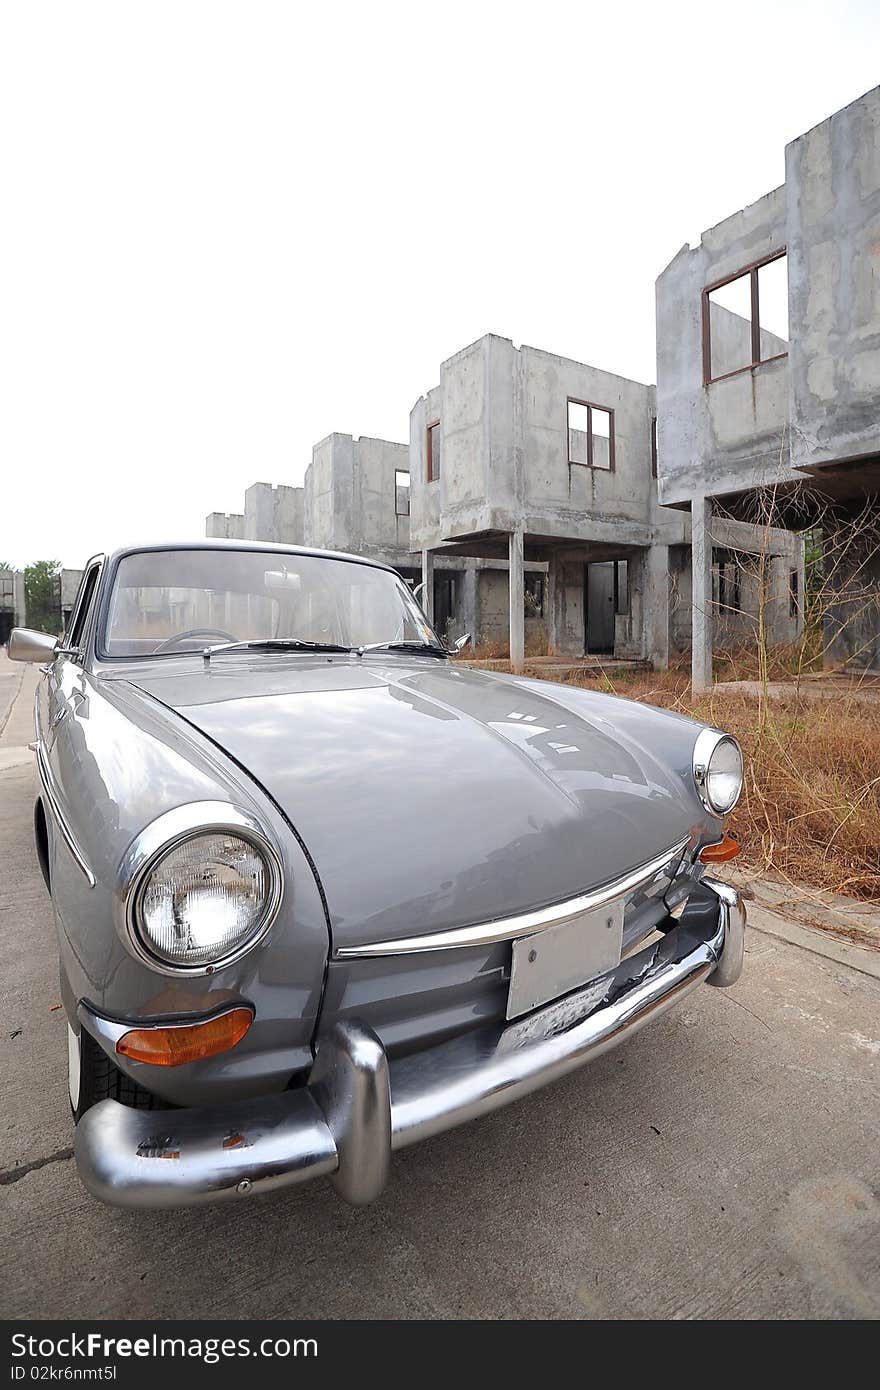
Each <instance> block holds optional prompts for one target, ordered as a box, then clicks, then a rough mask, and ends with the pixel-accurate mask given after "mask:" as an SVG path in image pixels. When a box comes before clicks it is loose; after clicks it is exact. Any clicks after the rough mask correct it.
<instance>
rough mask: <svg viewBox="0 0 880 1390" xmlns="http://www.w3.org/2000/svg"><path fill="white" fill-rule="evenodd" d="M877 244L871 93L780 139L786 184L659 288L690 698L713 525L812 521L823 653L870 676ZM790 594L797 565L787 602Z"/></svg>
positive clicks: (878, 360) (878, 414) (661, 471)
mask: <svg viewBox="0 0 880 1390" xmlns="http://www.w3.org/2000/svg"><path fill="white" fill-rule="evenodd" d="M878 246H880V88H877V89H875V90H874V91H871V92H869V93H868V94H867V95H866V96H864V97H861V98H860V99H859V100H858V101H855V102H853V103H852V105H850V106H847V107H846V108H844V110H842V111H838V112H836V113H835V115H833V116H831V117H830V118H829V119H828V120H826V121H823V122H822V123H821V124H820V125H818V126H816V127H815V128H814V129H813V130H810V131H808V132H807V133H806V134H805V135H802V136H800V137H799V138H798V139H797V140H794V141H792V143H791V144H790V145H789V146H788V147H787V148H786V151H785V183H784V184H783V185H782V187H780V188H777V189H774V190H773V192H771V193H768V194H767V195H766V196H765V197H763V198H761V199H760V200H759V201H758V202H756V203H754V204H752V205H751V206H750V207H747V208H743V209H741V210H740V211H739V212H736V213H734V214H733V216H731V217H729V218H726V219H725V220H724V221H723V222H721V223H719V224H718V225H717V226H716V227H713V228H711V230H709V231H707V232H704V233H703V236H702V238H701V240H700V244H699V246H696V247H693V248H692V247H690V246H685V247H683V248H682V250H681V251H680V252H679V253H678V255H677V256H676V257H675V258H674V260H673V261H672V262H671V263H670V265H669V266H668V267H667V268H666V270H664V272H663V273H662V275H661V276H660V277H659V279H658V281H657V414H658V482H659V489H660V501H661V502H662V503H663V504H665V505H666V506H668V507H673V508H687V509H689V511H690V516H691V520H692V528H693V530H692V534H693V554H694V566H693V572H694V573H693V596H692V615H693V616H692V626H693V644H692V651H693V681H694V685H695V687H696V688H704V687H706V686H708V685H710V684H711V681H712V651H713V645H714V642H715V639H716V638H717V636H718V633H717V615H716V612H715V608H714V605H713V601H712V600H713V595H712V547H713V544H716V545H717V543H718V542H717V536H718V531H719V527H720V524H721V522H720V518H721V516H722V515H729V516H735V517H739V518H743V519H746V520H749V521H754V520H759V519H761V518H762V517H766V518H768V519H770V520H772V521H774V522H777V523H783V524H788V525H791V526H793V527H799V528H803V527H806V526H808V525H811V524H812V525H818V526H819V527H821V535H822V538H823V541H824V544H825V547H826V554H827V553H829V552H833V553H834V555H835V561H834V566H833V579H831V580H830V582H831V584H832V586H833V593H832V594H831V595H830V598H831V602H830V603H829V605H828V607H827V611H826V643H827V651H826V655H827V657H828V658H829V659H830V661H831V662H832V663H836V664H843V663H847V662H849V663H852V664H853V665H856V666H861V667H868V668H873V669H880V601H878V597H877V595H878V590H880V547H878V544H877V521H876V518H877V516H878V501H877V499H878V494H880V410H878V394H880V274H878V269H877V247H878ZM872 517H873V519H874V520H873V522H872ZM866 522H867V524H866ZM854 529H857V530H858V531H859V535H858V536H857V537H855V538H854V539H853V543H852V544H850V545H847V544H846V540H847V536H848V535H849V533H851V532H852V531H853V530H854ZM841 542H842V543H841ZM829 568H830V567H828V566H826V579H828V571H829ZM770 582H771V585H772V584H774V582H775V583H776V585H777V586H778V587H779V588H782V587H783V577H782V576H779V575H776V576H775V578H774V577H771V581H770ZM803 592H804V590H803V578H802V576H799V575H798V574H796V573H795V569H794V567H793V568H792V570H791V571H790V574H789V601H790V603H791V604H792V606H793V608H794V607H797V606H800V605H801V604H802V602H803Z"/></svg>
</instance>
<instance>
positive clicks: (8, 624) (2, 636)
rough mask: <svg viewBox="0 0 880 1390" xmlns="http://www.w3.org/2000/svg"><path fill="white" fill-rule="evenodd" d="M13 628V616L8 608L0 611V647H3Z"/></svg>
mask: <svg viewBox="0 0 880 1390" xmlns="http://www.w3.org/2000/svg"><path fill="white" fill-rule="evenodd" d="M14 627H15V614H14V613H13V612H11V611H10V610H9V609H8V608H2V609H0V647H5V646H6V643H7V642H8V641H9V634H10V632H11V631H12V629H13V628H14Z"/></svg>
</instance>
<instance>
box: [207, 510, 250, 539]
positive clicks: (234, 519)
mask: <svg viewBox="0 0 880 1390" xmlns="http://www.w3.org/2000/svg"><path fill="white" fill-rule="evenodd" d="M205 535H206V537H207V538H208V539H209V540H211V539H213V540H224V541H240V540H244V538H245V536H244V512H209V513H208V515H207V516H206V517H205Z"/></svg>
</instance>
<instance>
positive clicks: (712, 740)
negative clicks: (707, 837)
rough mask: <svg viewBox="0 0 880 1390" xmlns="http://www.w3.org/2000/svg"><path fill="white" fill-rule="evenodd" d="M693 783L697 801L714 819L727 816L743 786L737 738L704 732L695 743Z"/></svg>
mask: <svg viewBox="0 0 880 1390" xmlns="http://www.w3.org/2000/svg"><path fill="white" fill-rule="evenodd" d="M694 781H695V782H696V784H697V791H698V792H699V794H700V800H701V801H702V803H703V805H704V806H705V807H706V809H707V810H708V811H711V812H712V814H713V815H716V816H726V815H728V814H729V812H730V811H732V810H733V808H734V806H735V805H736V803H737V802H738V801H739V798H740V793H741V792H742V787H743V755H742V749H741V748H740V746H739V744H738V743H737V741H736V739H735V738H733V737H732V736H731V735H730V734H721V733H719V732H718V730H717V729H703V731H702V732H701V733H700V734H699V735H698V736H697V741H696V743H695V744H694Z"/></svg>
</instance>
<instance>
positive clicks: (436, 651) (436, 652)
mask: <svg viewBox="0 0 880 1390" xmlns="http://www.w3.org/2000/svg"><path fill="white" fill-rule="evenodd" d="M354 650H355V651H356V652H357V654H358V656H362V655H363V654H364V652H417V653H418V655H419V656H424V655H426V654H427V655H428V656H443V657H445V656H448V655H449V653H448V651H447V650H446V648H445V647H436V646H435V645H434V643H433V642H368V643H367V645H366V646H364V647H355V648H354Z"/></svg>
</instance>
